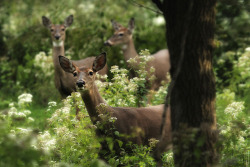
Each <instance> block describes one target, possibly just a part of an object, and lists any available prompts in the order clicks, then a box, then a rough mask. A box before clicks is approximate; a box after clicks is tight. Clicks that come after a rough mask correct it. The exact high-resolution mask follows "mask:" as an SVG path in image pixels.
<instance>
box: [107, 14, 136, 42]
mask: <svg viewBox="0 0 250 167" xmlns="http://www.w3.org/2000/svg"><path fill="white" fill-rule="evenodd" d="M111 23H112V25H113V28H114V30H115V32H114V35H113V36H112V37H111V38H109V39H108V40H107V41H106V42H104V45H107V46H113V45H119V44H126V43H128V42H129V41H130V40H131V39H132V33H133V30H134V26H135V20H134V18H131V19H130V21H129V23H128V28H126V27H123V26H122V25H121V24H119V23H117V22H116V21H113V20H111Z"/></svg>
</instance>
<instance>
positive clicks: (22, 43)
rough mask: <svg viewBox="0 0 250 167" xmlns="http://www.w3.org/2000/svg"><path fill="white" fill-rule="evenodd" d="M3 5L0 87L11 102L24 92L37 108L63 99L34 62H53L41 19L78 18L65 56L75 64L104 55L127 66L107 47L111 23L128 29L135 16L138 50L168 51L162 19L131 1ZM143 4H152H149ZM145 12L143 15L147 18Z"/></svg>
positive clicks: (69, 33)
mask: <svg viewBox="0 0 250 167" xmlns="http://www.w3.org/2000/svg"><path fill="white" fill-rule="evenodd" d="M142 2H143V1H142ZM1 4H2V5H1V6H0V22H1V24H0V34H1V35H0V41H2V45H0V46H1V47H3V50H1V51H3V52H1V54H0V58H1V62H0V74H1V78H0V85H1V91H6V90H8V91H11V92H10V93H9V92H6V93H5V94H8V93H9V96H10V98H14V97H16V96H17V95H18V94H20V93H22V91H20V90H25V91H26V92H32V94H33V95H34V101H35V102H36V103H38V104H43V105H46V104H47V103H48V102H49V101H50V100H54V101H55V99H59V94H58V92H57V91H56V90H55V86H54V84H53V83H52V81H53V79H52V77H53V76H47V74H46V72H45V71H44V70H43V68H44V67H42V68H40V67H38V66H36V65H35V63H36V62H35V61H37V60H35V57H36V56H37V55H41V53H42V54H43V55H44V53H45V55H46V56H47V57H49V58H47V60H48V61H47V60H46V61H47V62H48V63H49V64H50V63H51V62H50V60H49V59H50V57H51V48H52V45H51V39H50V35H49V31H48V30H47V29H46V28H45V27H44V26H43V25H42V19H41V17H42V16H43V15H45V16H47V17H49V18H50V19H51V21H52V22H53V23H55V24H59V23H62V22H63V21H64V19H65V18H66V17H67V16H69V15H70V14H73V15H74V22H73V24H72V25H71V26H70V27H69V28H68V30H67V35H66V36H67V37H66V42H65V50H66V56H71V57H72V58H73V59H77V60H78V59H82V58H86V57H89V56H95V55H98V54H99V53H100V52H102V51H106V52H107V53H108V65H109V66H110V67H111V66H112V65H118V66H121V67H125V63H124V60H123V56H122V53H121V52H119V50H120V48H118V47H115V48H106V47H104V45H103V43H104V41H105V40H107V39H108V38H109V37H110V36H111V34H112V33H113V30H112V25H111V22H110V20H111V19H115V20H117V21H119V22H120V23H121V24H124V25H125V26H126V25H127V24H128V21H129V19H130V18H131V17H134V18H135V20H136V29H135V32H134V39H135V45H136V48H137V49H138V50H139V49H144V48H148V49H149V50H150V51H151V52H152V53H154V52H156V51H157V50H160V49H162V48H165V47H166V42H165V38H164V31H162V30H163V28H164V22H163V21H161V20H162V16H158V15H156V14H155V13H154V12H152V11H147V10H146V9H144V8H141V9H140V10H138V7H137V6H135V5H134V4H133V3H131V2H130V1H125V0H123V1H117V2H116V3H114V1H112V0H105V1H104V2H103V1H99V0H87V1H80V0H73V1H67V0H62V1H60V3H58V1H55V0H53V1H30V0H18V1H17V0H14V1H7V0H3V1H1ZM66 4H67V5H66ZM143 4H144V5H148V6H149V5H152V4H151V3H150V2H147V1H145V2H143ZM65 6H67V7H65ZM111 8H112V10H110V9H111ZM142 11H145V13H144V14H143V15H142ZM30 16H32V17H30ZM159 20H160V21H159ZM155 34H157V35H155ZM157 36H158V37H157ZM159 37H161V38H159ZM148 39H150V40H148ZM43 52H44V53H43ZM43 57H44V56H43ZM2 59H3V60H4V61H3V62H2ZM40 61H41V62H40V63H41V64H42V63H44V62H45V60H44V59H42V60H40ZM34 81H36V82H34ZM40 83H42V84H40ZM48 89H50V90H48ZM46 90H47V91H46ZM51 95H53V96H51ZM37 96H39V97H40V98H37ZM0 98H1V99H4V97H0ZM5 107H6V105H5Z"/></svg>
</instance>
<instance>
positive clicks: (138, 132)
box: [59, 53, 171, 159]
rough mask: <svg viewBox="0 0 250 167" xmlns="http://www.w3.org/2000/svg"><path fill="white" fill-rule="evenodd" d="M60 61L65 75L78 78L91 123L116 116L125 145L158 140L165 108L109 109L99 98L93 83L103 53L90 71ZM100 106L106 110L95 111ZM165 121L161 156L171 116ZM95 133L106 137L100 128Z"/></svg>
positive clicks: (101, 61)
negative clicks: (105, 117)
mask: <svg viewBox="0 0 250 167" xmlns="http://www.w3.org/2000/svg"><path fill="white" fill-rule="evenodd" d="M59 59H60V64H61V66H62V68H63V69H64V70H65V71H66V72H69V73H73V74H74V75H75V76H77V81H76V87H77V90H78V91H79V92H80V93H81V96H82V99H83V101H84V103H85V105H86V108H87V111H88V114H89V116H90V119H91V121H92V122H93V124H96V123H97V121H99V122H103V121H104V120H103V118H102V117H100V114H103V115H109V116H111V117H116V118H117V120H116V121H115V123H114V126H115V128H116V130H117V131H118V132H119V133H120V134H123V136H122V137H121V138H120V139H121V140H122V141H123V142H124V143H125V144H126V143H128V142H132V143H134V144H138V145H141V144H142V145H149V139H151V138H155V139H158V140H159V139H160V138H161V133H160V127H161V122H162V113H163V108H164V105H158V106H151V107H141V108H133V107H111V106H108V105H107V104H106V103H105V101H104V100H103V98H102V97H101V95H100V93H99V91H98V89H97V86H96V85H95V83H94V80H95V73H96V72H97V71H99V70H101V69H102V68H103V67H104V65H105V63H106V54H105V53H103V54H101V55H100V56H98V57H97V58H96V59H95V61H94V63H93V66H92V68H84V67H77V66H76V65H75V64H74V62H71V61H70V60H68V59H67V58H65V57H63V56H60V57H59ZM71 75H72V74H71ZM103 103H104V104H105V108H104V109H98V106H100V105H101V104H103ZM168 113H170V111H168ZM167 119H168V120H167V121H166V122H167V123H166V124H165V126H166V128H165V129H164V131H165V134H166V140H165V141H166V142H165V145H164V148H162V150H161V153H162V152H164V151H166V150H167V149H169V148H170V145H171V124H170V117H167ZM106 128H109V127H106ZM97 131H98V133H97V134H98V135H100V136H105V133H103V131H102V130H101V129H97ZM124 135H125V136H124ZM101 144H102V143H101ZM106 145H107V144H106ZM106 145H105V144H102V147H103V148H104V147H105V146H106ZM156 149H157V147H156ZM159 155H160V153H159ZM159 159H160V158H159Z"/></svg>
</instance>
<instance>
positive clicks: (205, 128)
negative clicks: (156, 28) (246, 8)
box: [152, 0, 218, 167]
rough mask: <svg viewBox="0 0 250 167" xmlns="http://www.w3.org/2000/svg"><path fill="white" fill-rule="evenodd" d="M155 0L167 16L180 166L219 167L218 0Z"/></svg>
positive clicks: (177, 163) (176, 158)
mask: <svg viewBox="0 0 250 167" xmlns="http://www.w3.org/2000/svg"><path fill="white" fill-rule="evenodd" d="M152 1H153V2H154V3H156V5H157V6H158V8H159V9H160V10H161V11H162V12H163V14H164V17H165V20H166V29H167V31H166V32H167V33H166V37H167V44H168V48H169V52H170V59H171V70H170V74H171V77H172V83H171V84H172V89H171V90H170V91H169V93H171V94H170V106H171V124H172V131H173V153H174V161H175V166H176V167H180V166H181V167H182V166H183V167H188V166H192V167H195V166H199V167H200V166H213V165H215V164H216V163H217V161H218V156H217V152H216V146H215V144H216V141H217V130H216V117H215V77H214V73H213V69H212V51H213V38H214V26H215V4H216V0H198V1H195V0H184V1H183V0H174V1H173V0H163V1H160V0H152ZM167 102H168V101H166V103H167Z"/></svg>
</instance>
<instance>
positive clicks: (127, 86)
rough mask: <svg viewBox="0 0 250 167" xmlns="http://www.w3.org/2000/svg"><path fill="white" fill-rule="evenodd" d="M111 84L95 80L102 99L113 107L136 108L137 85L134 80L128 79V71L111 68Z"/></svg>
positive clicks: (115, 67) (116, 67)
mask: <svg viewBox="0 0 250 167" xmlns="http://www.w3.org/2000/svg"><path fill="white" fill-rule="evenodd" d="M110 71H111V73H112V74H113V78H112V82H101V81H98V80H96V84H97V86H98V87H99V91H100V92H101V95H102V97H103V98H104V99H105V100H106V102H107V103H108V104H109V105H111V106H113V107H118V106H119V107H124V106H131V107H132V106H136V90H137V84H136V83H135V80H134V79H129V78H128V70H126V69H119V67H118V66H112V67H111V70H110Z"/></svg>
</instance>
